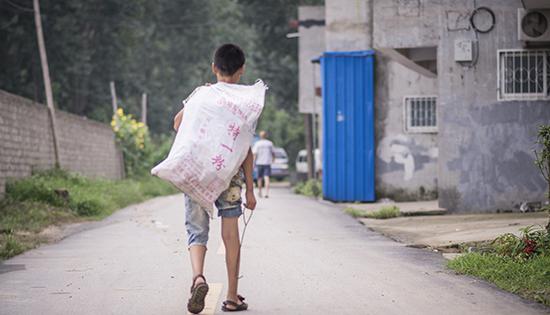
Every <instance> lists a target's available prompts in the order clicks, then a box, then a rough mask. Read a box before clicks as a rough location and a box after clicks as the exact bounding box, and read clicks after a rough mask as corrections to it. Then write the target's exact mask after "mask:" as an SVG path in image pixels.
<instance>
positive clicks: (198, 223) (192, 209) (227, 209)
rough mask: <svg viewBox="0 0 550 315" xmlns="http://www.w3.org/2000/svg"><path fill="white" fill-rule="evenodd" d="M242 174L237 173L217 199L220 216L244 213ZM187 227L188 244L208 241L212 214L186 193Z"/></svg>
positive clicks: (202, 243) (227, 216) (235, 215)
mask: <svg viewBox="0 0 550 315" xmlns="http://www.w3.org/2000/svg"><path fill="white" fill-rule="evenodd" d="M242 183H243V180H242V174H241V172H239V173H237V175H235V176H234V177H233V178H232V179H231V183H230V185H229V188H227V189H226V190H225V191H224V192H223V193H222V194H221V195H220V196H219V197H218V199H217V200H216V203H215V204H216V208H217V209H218V216H219V217H222V218H235V217H239V216H241V215H242V213H243V211H242V199H241V193H242ZM185 229H186V230H187V245H188V246H193V245H202V246H206V243H208V231H209V230H210V216H209V215H208V211H207V210H206V209H204V208H203V207H201V206H200V205H199V204H198V203H197V202H195V201H194V200H192V199H191V198H189V197H188V196H187V195H185Z"/></svg>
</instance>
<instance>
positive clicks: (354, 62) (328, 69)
mask: <svg viewBox="0 0 550 315" xmlns="http://www.w3.org/2000/svg"><path fill="white" fill-rule="evenodd" d="M321 68H322V76H323V122H324V126H323V136H324V137H323V138H324V140H323V195H324V197H325V199H329V200H333V201H374V200H375V194H374V159H375V150H374V52H373V51H371V50H368V51H351V52H325V53H324V54H323V56H322V57H321Z"/></svg>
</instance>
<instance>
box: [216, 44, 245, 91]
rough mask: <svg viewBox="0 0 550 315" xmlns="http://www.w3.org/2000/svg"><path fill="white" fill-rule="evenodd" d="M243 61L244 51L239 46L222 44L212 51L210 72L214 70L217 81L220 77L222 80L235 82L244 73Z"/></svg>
mask: <svg viewBox="0 0 550 315" xmlns="http://www.w3.org/2000/svg"><path fill="white" fill-rule="evenodd" d="M244 62H245V57H244V52H243V50H242V49H241V48H240V47H239V46H237V45H234V44H224V45H221V46H220V47H218V49H216V52H215V53H214V62H213V63H212V72H214V74H215V75H216V77H217V78H218V81H219V80H220V78H222V79H223V80H222V81H230V82H229V83H236V82H238V81H239V79H240V77H241V75H242V74H243V73H244ZM231 81H234V82H231Z"/></svg>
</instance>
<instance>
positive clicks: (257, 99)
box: [151, 80, 267, 216]
mask: <svg viewBox="0 0 550 315" xmlns="http://www.w3.org/2000/svg"><path fill="white" fill-rule="evenodd" d="M266 89H267V87H266V86H265V84H264V83H263V82H262V81H261V80H258V81H257V82H256V83H255V84H254V85H240V84H228V83H216V84H213V85H209V86H202V87H199V88H197V89H196V90H195V91H194V92H193V94H192V96H191V97H190V98H189V99H188V101H187V103H186V105H185V110H184V114H183V121H182V123H181V125H180V127H179V129H178V132H177V135H176V138H175V140H174V143H173V144H172V148H171V149H170V153H169V154H168V157H167V158H166V159H165V160H164V161H162V162H161V163H159V164H158V165H157V166H155V167H154V168H153V169H152V170H151V174H152V175H156V176H158V177H160V178H162V179H164V180H166V181H169V182H170V183H172V184H173V185H174V186H176V187H177V188H178V189H180V190H181V191H182V192H184V193H185V194H187V195H188V196H189V197H191V199H193V200H195V201H196V202H198V203H199V204H200V205H201V206H202V207H204V208H206V209H207V210H208V211H209V214H210V216H212V212H213V211H212V210H213V208H212V205H213V203H214V201H215V200H216V199H217V198H218V196H219V195H220V194H221V193H222V192H223V191H224V190H225V189H227V187H229V182H230V180H231V178H232V177H233V176H234V175H235V174H236V173H237V171H238V170H239V168H240V167H241V165H242V163H243V161H244V159H245V158H246V155H247V153H248V149H249V148H250V145H251V143H252V138H253V135H254V132H255V128H256V123H257V121H258V118H259V117H260V114H261V112H262V109H263V107H264V99H265V91H266Z"/></svg>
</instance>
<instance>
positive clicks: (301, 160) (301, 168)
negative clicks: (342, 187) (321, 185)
mask: <svg viewBox="0 0 550 315" xmlns="http://www.w3.org/2000/svg"><path fill="white" fill-rule="evenodd" d="M313 154H314V160H315V173H317V174H321V172H322V171H323V163H322V162H321V150H319V149H315V152H314V153H313ZM296 172H297V173H298V175H302V176H303V175H304V174H307V151H306V150H305V149H304V150H300V152H298V156H297V157H296Z"/></svg>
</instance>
